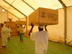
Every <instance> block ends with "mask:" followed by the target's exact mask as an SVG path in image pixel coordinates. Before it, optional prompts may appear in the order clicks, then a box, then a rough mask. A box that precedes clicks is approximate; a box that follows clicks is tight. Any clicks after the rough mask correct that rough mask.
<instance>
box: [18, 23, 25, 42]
mask: <svg viewBox="0 0 72 54" xmlns="http://www.w3.org/2000/svg"><path fill="white" fill-rule="evenodd" d="M24 29H25V27H23V26H22V24H21V25H20V27H19V35H20V41H22V42H23V35H24Z"/></svg>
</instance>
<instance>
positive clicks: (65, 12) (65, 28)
mask: <svg viewBox="0 0 72 54" xmlns="http://www.w3.org/2000/svg"><path fill="white" fill-rule="evenodd" d="M58 1H59V2H60V3H61V5H62V6H63V8H64V19H65V21H64V22H65V23H64V24H65V26H64V43H65V44H66V42H67V41H66V40H67V11H66V8H67V7H66V5H65V4H64V3H63V2H62V0H58Z"/></svg>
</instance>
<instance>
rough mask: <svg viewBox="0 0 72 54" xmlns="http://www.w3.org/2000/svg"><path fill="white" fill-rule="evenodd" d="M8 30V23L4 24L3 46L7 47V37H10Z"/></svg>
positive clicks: (2, 29) (2, 31)
mask: <svg viewBox="0 0 72 54" xmlns="http://www.w3.org/2000/svg"><path fill="white" fill-rule="evenodd" d="M7 32H8V28H7V26H6V24H3V25H2V28H1V40H2V48H6V43H7V37H8V36H7V35H8V34H7Z"/></svg>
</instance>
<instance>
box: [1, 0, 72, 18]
mask: <svg viewBox="0 0 72 54" xmlns="http://www.w3.org/2000/svg"><path fill="white" fill-rule="evenodd" d="M62 1H63V3H64V4H65V5H66V6H67V7H68V6H72V0H62ZM0 6H1V7H3V8H4V9H6V10H7V11H9V12H11V13H12V14H14V15H15V16H17V17H19V18H24V17H28V16H29V15H30V14H31V13H32V12H33V11H34V10H36V9H37V8H39V7H44V8H50V9H59V8H62V5H61V4H60V3H59V1H58V0H0Z"/></svg>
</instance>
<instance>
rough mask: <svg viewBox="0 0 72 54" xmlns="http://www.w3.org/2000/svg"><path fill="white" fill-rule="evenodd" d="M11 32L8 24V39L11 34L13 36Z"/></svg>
mask: <svg viewBox="0 0 72 54" xmlns="http://www.w3.org/2000/svg"><path fill="white" fill-rule="evenodd" d="M11 32H12V30H11V28H10V27H9V26H8V32H7V33H8V40H10V36H11Z"/></svg>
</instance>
